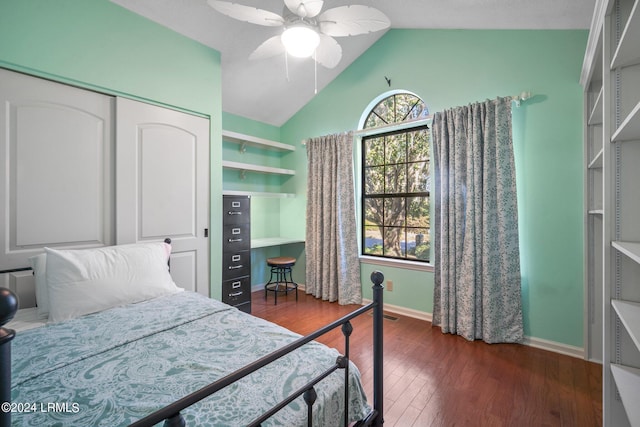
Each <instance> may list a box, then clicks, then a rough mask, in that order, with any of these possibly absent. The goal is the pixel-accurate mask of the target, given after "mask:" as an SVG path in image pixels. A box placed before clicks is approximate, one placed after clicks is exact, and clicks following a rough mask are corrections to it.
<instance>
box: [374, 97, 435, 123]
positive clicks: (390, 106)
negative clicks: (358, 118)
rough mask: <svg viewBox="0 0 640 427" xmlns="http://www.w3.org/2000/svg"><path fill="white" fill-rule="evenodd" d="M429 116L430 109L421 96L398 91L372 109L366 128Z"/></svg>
mask: <svg viewBox="0 0 640 427" xmlns="http://www.w3.org/2000/svg"><path fill="white" fill-rule="evenodd" d="M428 116H429V110H428V109H427V106H426V105H425V104H424V102H422V100H421V99H420V98H418V97H417V96H415V95H414V94H412V93H396V94H393V95H391V96H388V97H387V98H384V99H383V100H382V101H380V102H379V103H378V104H377V105H376V106H375V107H373V108H372V109H371V111H370V112H369V115H368V116H367V119H366V120H365V122H364V128H365V129H367V128H373V127H380V126H388V125H391V124H394V123H402V122H407V121H412V120H420V119H426V118H427V117H428Z"/></svg>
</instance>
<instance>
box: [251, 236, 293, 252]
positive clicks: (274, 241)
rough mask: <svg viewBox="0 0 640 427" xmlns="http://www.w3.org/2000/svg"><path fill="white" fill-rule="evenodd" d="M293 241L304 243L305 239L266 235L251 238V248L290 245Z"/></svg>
mask: <svg viewBox="0 0 640 427" xmlns="http://www.w3.org/2000/svg"><path fill="white" fill-rule="evenodd" d="M291 243H304V240H300V239H292V238H288V237H265V238H262V239H251V249H257V248H266V247H269V246H281V245H288V244H291Z"/></svg>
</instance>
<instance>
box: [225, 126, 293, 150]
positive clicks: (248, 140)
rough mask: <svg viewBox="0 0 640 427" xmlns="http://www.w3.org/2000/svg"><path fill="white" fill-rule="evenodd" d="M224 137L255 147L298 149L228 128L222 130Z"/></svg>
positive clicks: (230, 140) (227, 139) (226, 139)
mask: <svg viewBox="0 0 640 427" xmlns="http://www.w3.org/2000/svg"><path fill="white" fill-rule="evenodd" d="M222 139H224V140H225V141H229V142H233V143H236V144H240V145H243V144H244V145H251V146H253V147H259V148H264V149H267V150H276V151H295V149H296V148H295V147H294V146H293V145H288V144H283V143H281V142H278V141H271V140H269V139H264V138H258V137H257V136H251V135H244V134H242V133H238V132H232V131H228V130H223V131H222Z"/></svg>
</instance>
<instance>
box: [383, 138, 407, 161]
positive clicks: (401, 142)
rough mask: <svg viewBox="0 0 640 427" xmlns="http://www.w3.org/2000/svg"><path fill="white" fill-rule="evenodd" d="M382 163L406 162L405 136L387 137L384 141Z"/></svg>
mask: <svg viewBox="0 0 640 427" xmlns="http://www.w3.org/2000/svg"><path fill="white" fill-rule="evenodd" d="M384 157H385V159H384V162H385V163H387V164H389V163H392V164H393V163H405V162H406V161H407V143H406V136H405V134H402V133H401V134H397V135H389V136H387V139H386V147H385V156H384Z"/></svg>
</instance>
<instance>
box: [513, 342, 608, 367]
mask: <svg viewBox="0 0 640 427" xmlns="http://www.w3.org/2000/svg"><path fill="white" fill-rule="evenodd" d="M522 344H523V345H528V346H529V347H535V348H540V349H542V350H547V351H552V352H554V353H560V354H564V355H567V356H572V357H577V358H578V359H584V358H585V352H584V348H582V347H576V346H573V345H568V344H563V343H560V342H557V341H550V340H545V339H542V338H535V337H526V336H525V337H524V341H523V342H522ZM600 363H601V362H600Z"/></svg>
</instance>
